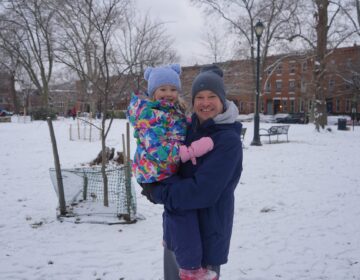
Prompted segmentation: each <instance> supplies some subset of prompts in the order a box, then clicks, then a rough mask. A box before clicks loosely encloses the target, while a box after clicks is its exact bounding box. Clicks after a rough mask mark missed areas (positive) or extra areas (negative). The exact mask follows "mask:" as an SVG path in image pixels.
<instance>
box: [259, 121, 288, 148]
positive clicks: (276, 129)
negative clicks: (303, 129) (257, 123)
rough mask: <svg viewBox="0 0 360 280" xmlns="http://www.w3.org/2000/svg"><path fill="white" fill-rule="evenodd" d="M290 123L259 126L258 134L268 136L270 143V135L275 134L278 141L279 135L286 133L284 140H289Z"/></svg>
mask: <svg viewBox="0 0 360 280" xmlns="http://www.w3.org/2000/svg"><path fill="white" fill-rule="evenodd" d="M289 127H290V125H275V126H272V127H270V128H268V129H265V128H261V129H260V131H259V135H260V136H268V137H269V142H270V144H271V136H276V140H277V141H279V135H286V141H287V142H289V138H288V132H289Z"/></svg>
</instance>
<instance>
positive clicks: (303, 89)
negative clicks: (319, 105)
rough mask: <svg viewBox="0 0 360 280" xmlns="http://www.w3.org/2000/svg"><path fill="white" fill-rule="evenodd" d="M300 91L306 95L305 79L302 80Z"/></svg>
mask: <svg viewBox="0 0 360 280" xmlns="http://www.w3.org/2000/svg"><path fill="white" fill-rule="evenodd" d="M300 90H301V92H303V93H306V82H305V80H304V78H302V79H301V82H300Z"/></svg>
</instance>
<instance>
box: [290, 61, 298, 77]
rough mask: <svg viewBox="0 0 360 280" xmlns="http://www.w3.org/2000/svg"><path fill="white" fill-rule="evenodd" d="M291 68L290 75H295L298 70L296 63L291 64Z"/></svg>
mask: <svg viewBox="0 0 360 280" xmlns="http://www.w3.org/2000/svg"><path fill="white" fill-rule="evenodd" d="M289 68H290V75H294V74H295V70H296V65H295V62H291V63H290V65H289Z"/></svg>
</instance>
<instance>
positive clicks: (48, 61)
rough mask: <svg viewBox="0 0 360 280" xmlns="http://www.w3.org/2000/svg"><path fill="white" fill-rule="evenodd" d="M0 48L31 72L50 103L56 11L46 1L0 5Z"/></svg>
mask: <svg viewBox="0 0 360 280" xmlns="http://www.w3.org/2000/svg"><path fill="white" fill-rule="evenodd" d="M0 11H1V16H0V39H1V43H2V44H1V47H2V48H3V49H4V50H6V51H7V52H8V53H9V54H11V55H12V56H13V57H17V60H18V61H19V63H20V64H21V65H22V67H24V69H25V70H26V72H27V73H28V75H29V77H30V78H31V81H32V82H33V83H34V85H35V87H36V88H37V90H38V91H39V93H40V94H41V96H42V105H43V106H44V107H48V104H49V81H50V79H51V74H52V70H53V60H54V53H53V32H54V30H53V14H54V13H53V11H52V10H50V9H49V8H48V1H47V0H7V1H1V3H0Z"/></svg>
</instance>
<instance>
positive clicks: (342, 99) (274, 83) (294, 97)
mask: <svg viewBox="0 0 360 280" xmlns="http://www.w3.org/2000/svg"><path fill="white" fill-rule="evenodd" d="M219 66H220V67H221V68H222V69H223V70H224V81H225V85H226V90H227V93H228V99H230V100H233V101H234V102H235V104H236V105H237V106H238V108H239V112H240V114H249V113H253V112H254V108H255V80H254V79H255V70H256V69H253V66H252V63H251V61H250V60H237V61H227V62H223V63H219ZM313 66H314V60H313V57H312V55H311V54H287V55H281V56H270V57H268V58H267V60H266V65H265V67H264V68H263V71H262V73H263V75H262V77H261V87H260V88H261V96H260V112H262V113H265V114H270V115H272V114H277V113H292V112H295V113H296V112H309V110H310V108H311V105H312V102H313V92H314V90H313V88H312V87H313V83H312V71H313ZM200 68H201V66H200V65H194V66H189V67H183V69H182V70H183V73H182V76H181V80H182V86H183V93H184V98H185V100H186V101H188V102H190V101H191V83H192V81H193V79H194V77H195V76H196V75H197V74H198V73H199V71H200ZM326 69H327V71H326V74H325V76H324V80H323V87H324V89H325V93H326V102H327V110H328V112H329V114H348V115H350V114H351V112H352V110H353V109H354V108H356V112H358V115H359V112H360V100H359V99H360V97H359V91H360V90H359V89H360V47H359V46H356V45H355V46H352V47H346V48H338V49H335V50H333V51H332V52H330V53H329V55H328V57H327V68H326ZM8 79H9V77H7V76H6V75H5V74H4V73H3V74H1V73H0V106H1V107H3V108H5V109H7V108H9V109H10V110H11V109H12V107H13V106H12V104H11V99H10V98H9V97H10V96H9V88H8V81H9V80H8ZM113 83H114V84H116V86H112V90H111V93H110V98H109V99H110V106H111V107H113V108H114V109H116V110H125V109H126V108H127V104H128V103H129V100H130V95H131V93H132V92H134V91H138V90H140V91H144V90H145V89H146V82H145V81H144V80H143V78H142V76H140V77H129V76H125V75H124V76H123V77H120V78H119V77H113ZM49 96H50V105H51V106H52V107H53V108H54V109H56V110H57V111H58V113H60V114H62V113H63V114H65V113H66V111H67V110H69V109H70V108H71V107H73V106H75V107H76V109H77V111H86V112H96V111H98V110H99V108H100V107H101V104H102V100H101V97H100V95H99V94H96V90H95V87H93V88H92V90H91V92H88V93H86V91H85V90H84V87H83V86H82V83H81V82H80V81H77V82H76V83H75V84H63V85H56V86H52V87H51V89H50V94H49ZM29 97H31V102H29V103H31V104H29V105H26V106H29V107H31V108H36V107H37V106H38V105H39V104H38V103H39V102H38V101H37V99H38V98H37V95H36V94H34V93H33V94H30V95H29Z"/></svg>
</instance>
